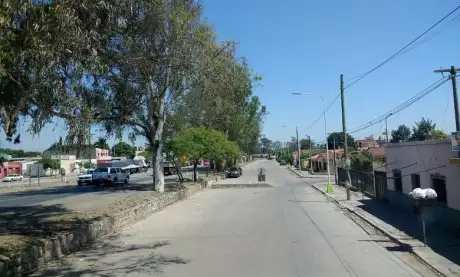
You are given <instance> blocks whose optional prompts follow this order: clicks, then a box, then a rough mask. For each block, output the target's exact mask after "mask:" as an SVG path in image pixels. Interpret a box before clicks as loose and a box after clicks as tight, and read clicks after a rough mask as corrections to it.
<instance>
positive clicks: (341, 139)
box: [327, 132, 355, 149]
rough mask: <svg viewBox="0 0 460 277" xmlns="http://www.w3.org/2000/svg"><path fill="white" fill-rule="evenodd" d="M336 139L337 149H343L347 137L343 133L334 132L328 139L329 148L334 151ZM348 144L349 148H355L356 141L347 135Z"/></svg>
mask: <svg viewBox="0 0 460 277" xmlns="http://www.w3.org/2000/svg"><path fill="white" fill-rule="evenodd" d="M334 138H335V148H343V146H344V145H345V136H344V134H343V132H334V133H331V134H329V136H328V137H327V146H328V147H329V149H334ZM347 144H348V146H353V147H354V146H355V139H354V138H353V137H352V136H351V135H350V134H347Z"/></svg>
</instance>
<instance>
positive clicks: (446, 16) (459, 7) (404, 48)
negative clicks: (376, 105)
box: [345, 6, 460, 89]
mask: <svg viewBox="0 0 460 277" xmlns="http://www.w3.org/2000/svg"><path fill="white" fill-rule="evenodd" d="M458 9H460V6H458V7H456V8H455V9H454V10H453V11H451V12H450V13H448V14H447V15H445V16H444V17H443V18H441V19H440V20H438V22H436V23H435V24H434V25H432V26H431V27H430V28H428V29H427V30H426V31H425V32H423V33H422V34H421V35H419V36H418V37H416V38H415V39H413V40H412V41H411V42H409V43H408V44H406V45H405V46H404V47H403V48H401V49H400V50H399V51H397V52H396V53H394V54H393V55H391V56H390V57H389V58H387V59H386V60H384V61H383V62H381V63H380V64H379V65H377V66H376V67H374V68H372V69H371V70H369V71H367V72H365V73H364V74H362V75H360V77H359V78H358V79H356V80H355V81H353V82H352V83H351V84H349V85H348V86H346V87H345V89H346V88H349V87H351V86H352V85H354V84H356V83H357V82H359V81H361V80H362V79H363V78H365V77H366V76H367V75H369V74H371V73H372V72H374V71H375V70H377V69H378V68H380V67H382V66H383V65H385V64H386V63H388V62H389V61H391V60H392V59H394V58H395V57H396V56H398V55H399V54H400V53H401V52H403V51H404V50H406V49H407V48H408V47H409V46H411V45H412V44H413V43H415V42H416V41H417V40H419V39H420V38H421V37H423V36H424V35H425V34H427V33H428V32H430V31H431V30H432V29H433V28H435V27H436V26H438V25H439V24H440V23H441V22H443V21H444V20H445V19H446V18H448V17H449V16H450V15H451V14H453V13H454V12H456V11H457V10H458ZM406 53H407V52H406Z"/></svg>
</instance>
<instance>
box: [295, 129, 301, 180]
mask: <svg viewBox="0 0 460 277" xmlns="http://www.w3.org/2000/svg"><path fill="white" fill-rule="evenodd" d="M295 134H296V136H297V160H298V161H299V170H300V171H302V166H301V165H300V153H301V152H300V141H299V130H298V129H297V127H295Z"/></svg>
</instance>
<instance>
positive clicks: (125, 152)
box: [112, 141, 136, 159]
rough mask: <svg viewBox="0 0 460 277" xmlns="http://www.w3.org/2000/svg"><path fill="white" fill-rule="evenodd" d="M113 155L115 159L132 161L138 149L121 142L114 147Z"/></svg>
mask: <svg viewBox="0 0 460 277" xmlns="http://www.w3.org/2000/svg"><path fill="white" fill-rule="evenodd" d="M112 153H113V155H115V157H127V158H130V159H132V158H133V157H134V155H135V153H136V149H135V147H133V146H131V145H130V144H129V143H126V142H123V141H120V142H119V143H117V144H115V145H114V146H113V147H112Z"/></svg>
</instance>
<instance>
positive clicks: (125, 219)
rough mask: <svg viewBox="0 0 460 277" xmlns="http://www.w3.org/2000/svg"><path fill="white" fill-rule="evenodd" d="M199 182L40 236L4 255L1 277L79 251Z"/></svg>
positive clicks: (24, 272)
mask: <svg viewBox="0 0 460 277" xmlns="http://www.w3.org/2000/svg"><path fill="white" fill-rule="evenodd" d="M202 188H203V185H201V184H197V185H193V186H190V187H188V188H186V189H183V190H180V191H178V192H173V193H168V194H166V195H164V196H163V197H161V198H159V199H155V200H153V201H146V202H144V203H140V204H139V205H138V206H136V207H134V208H132V209H129V210H127V211H123V212H121V213H119V214H116V215H113V216H108V217H105V218H103V219H101V220H98V221H95V222H92V223H90V224H82V225H81V226H80V227H79V228H78V229H76V230H74V231H73V232H71V233H65V234H59V235H56V236H55V237H53V238H49V239H40V240H37V243H36V244H35V245H31V246H29V247H27V248H26V249H24V250H23V251H21V252H20V253H18V254H17V255H15V256H14V257H1V256H0V277H3V276H5V277H11V276H25V275H27V274H30V273H31V272H33V271H34V270H35V269H37V268H39V267H42V266H43V265H44V264H45V263H47V262H50V261H53V260H57V259H59V258H60V257H61V256H63V255H67V254H70V253H72V252H75V251H78V250H79V249H81V248H82V247H84V246H86V245H88V244H91V243H92V242H94V241H95V240H96V239H98V238H101V237H103V236H105V235H108V234H110V233H113V232H116V231H120V230H122V229H123V228H125V227H127V226H129V225H131V224H134V223H136V222H138V221H140V220H142V219H145V218H146V217H148V216H150V215H151V214H153V213H155V212H157V211H159V210H162V209H163V208H165V207H167V206H168V205H171V204H173V203H175V202H178V201H180V200H183V199H186V198H188V197H190V196H192V195H193V194H195V193H197V192H198V191H201V190H202Z"/></svg>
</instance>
